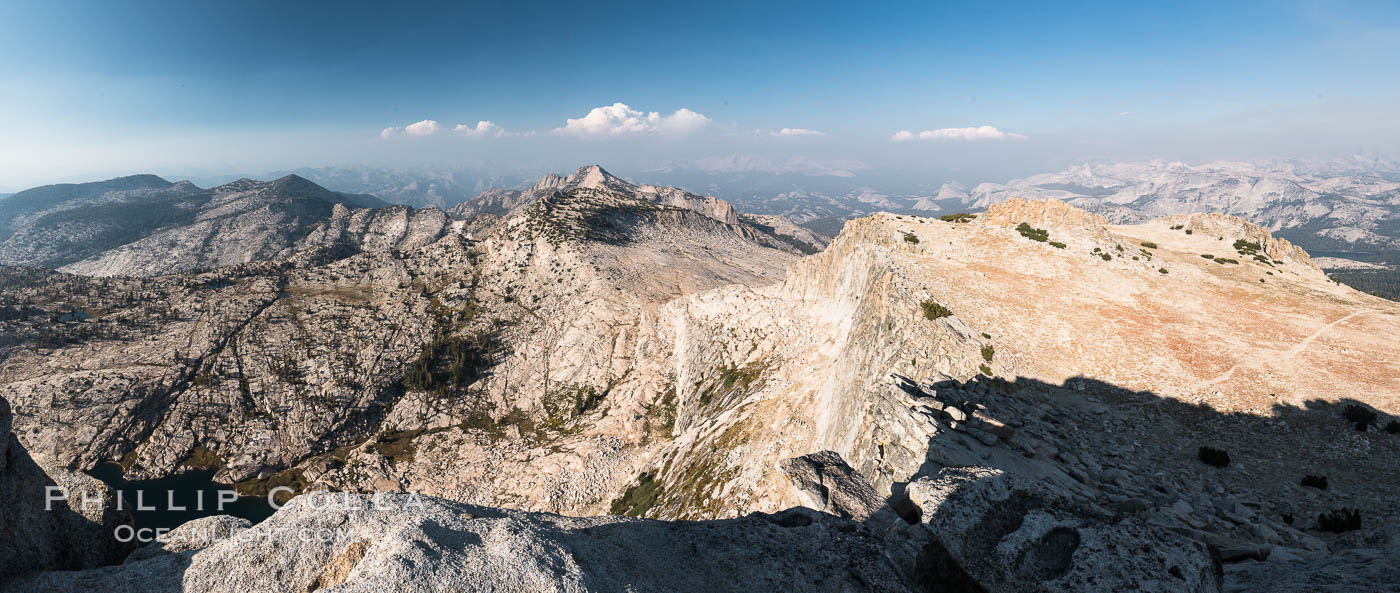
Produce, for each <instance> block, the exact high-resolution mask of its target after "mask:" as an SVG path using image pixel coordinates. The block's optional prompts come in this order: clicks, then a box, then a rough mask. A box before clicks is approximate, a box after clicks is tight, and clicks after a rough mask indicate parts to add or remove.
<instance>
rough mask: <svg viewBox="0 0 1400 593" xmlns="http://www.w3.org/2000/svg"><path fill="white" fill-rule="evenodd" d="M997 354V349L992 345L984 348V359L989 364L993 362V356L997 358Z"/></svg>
mask: <svg viewBox="0 0 1400 593" xmlns="http://www.w3.org/2000/svg"><path fill="white" fill-rule="evenodd" d="M996 353H997V350H996V348H993V347H992V346H991V344H988V345H986V346H983V347H982V359H983V360H986V361H987V362H991V361H992V356H995V355H996Z"/></svg>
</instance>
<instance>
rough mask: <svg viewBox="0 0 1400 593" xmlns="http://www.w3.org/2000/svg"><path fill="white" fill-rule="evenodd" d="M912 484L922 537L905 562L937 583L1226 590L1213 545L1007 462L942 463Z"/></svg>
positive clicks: (953, 586)
mask: <svg viewBox="0 0 1400 593" xmlns="http://www.w3.org/2000/svg"><path fill="white" fill-rule="evenodd" d="M906 492H907V493H908V497H909V502H910V503H912V506H913V507H914V509H915V512H916V514H917V517H918V520H919V522H920V523H919V525H915V526H911V527H910V529H909V530H907V531H906V533H908V534H909V535H910V536H911V540H912V541H916V542H918V543H919V544H920V545H917V546H910V547H908V548H907V549H909V550H913V551H914V553H915V555H916V557H915V558H912V559H909V560H908V561H906V565H907V566H908V567H912V568H913V570H914V571H915V572H916V573H919V574H923V575H925V578H921V579H920V580H925V581H926V582H929V583H931V585H930V586H931V587H932V590H934V591H987V592H989V593H1013V592H1015V593H1019V592H1032V591H1034V592H1050V591H1065V592H1070V591H1073V592H1076V593H1086V592H1096V591H1103V592H1105V593H1108V592H1114V591H1129V590H1131V591H1146V592H1162V593H1167V592H1171V593H1180V592H1193V593H1196V592H1199V593H1205V592H1218V591H1220V587H1221V580H1220V565H1219V563H1218V562H1217V561H1215V560H1214V559H1213V558H1212V556H1211V554H1210V552H1209V550H1207V548H1206V546H1205V544H1202V543H1200V542H1196V541H1194V540H1191V539H1189V538H1186V537H1185V536H1181V535H1178V534H1176V533H1172V532H1170V531H1166V530H1164V529H1160V528H1157V527H1152V526H1149V525H1147V524H1146V523H1144V522H1142V521H1141V520H1138V519H1136V518H1132V517H1126V518H1120V517H1114V516H1111V515H1109V514H1106V513H1102V512H1099V511H1096V510H1093V509H1091V508H1089V507H1087V506H1085V505H1083V504H1080V503H1076V502H1074V501H1072V500H1071V499H1069V498H1067V497H1064V496H1061V495H1059V494H1057V493H1055V492H1053V491H1051V490H1050V489H1048V488H1046V487H1043V486H1039V485H1038V484H1035V483H1032V482H1028V481H1027V482H1024V483H1022V482H1018V481H1016V480H1013V479H1012V477H1011V476H1010V475H1009V474H1007V473H1005V472H1003V471H1001V470H997V469H991V468H986V467H948V468H943V469H941V470H939V471H938V473H937V474H935V475H933V476H926V477H921V478H919V479H917V480H915V481H914V482H912V483H910V484H909V485H908V488H907V490H906ZM936 575H942V576H941V578H927V577H936Z"/></svg>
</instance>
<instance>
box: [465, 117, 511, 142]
mask: <svg viewBox="0 0 1400 593" xmlns="http://www.w3.org/2000/svg"><path fill="white" fill-rule="evenodd" d="M452 131H453V132H456V133H458V134H461V135H463V136H473V137H495V138H499V137H501V136H505V135H506V134H507V132H506V130H505V128H502V127H501V126H498V125H496V124H493V123H491V122H489V121H486V120H481V121H479V122H476V126H475V127H473V126H469V125H467V124H457V127H455V128H452Z"/></svg>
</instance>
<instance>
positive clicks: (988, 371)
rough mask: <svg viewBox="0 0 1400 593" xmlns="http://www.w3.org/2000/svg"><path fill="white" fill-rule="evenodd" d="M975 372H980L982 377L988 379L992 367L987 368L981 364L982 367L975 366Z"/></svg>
mask: <svg viewBox="0 0 1400 593" xmlns="http://www.w3.org/2000/svg"><path fill="white" fill-rule="evenodd" d="M977 370H979V371H982V374H983V375H986V376H988V377H990V376H992V367H989V366H987V365H985V364H983V365H978V366H977Z"/></svg>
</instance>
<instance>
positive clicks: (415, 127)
mask: <svg viewBox="0 0 1400 593" xmlns="http://www.w3.org/2000/svg"><path fill="white" fill-rule="evenodd" d="M441 129H442V126H441V125H439V124H438V123H437V121H435V120H431V119H425V120H423V121H420V122H415V123H411V124H408V125H406V126H404V127H403V133H405V134H408V135H409V136H432V135H433V134H436V133H438V130H441Z"/></svg>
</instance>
